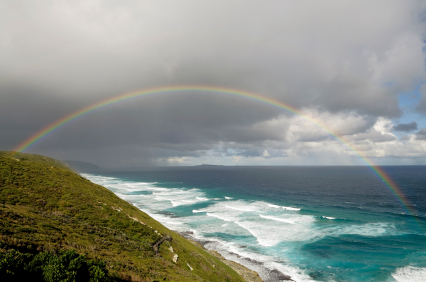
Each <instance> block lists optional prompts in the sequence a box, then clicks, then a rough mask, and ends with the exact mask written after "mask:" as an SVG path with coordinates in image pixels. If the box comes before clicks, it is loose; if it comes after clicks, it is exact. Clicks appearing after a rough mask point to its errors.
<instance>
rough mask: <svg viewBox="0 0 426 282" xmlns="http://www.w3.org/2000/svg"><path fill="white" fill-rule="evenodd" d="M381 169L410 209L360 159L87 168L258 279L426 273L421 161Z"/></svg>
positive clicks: (406, 277)
mask: <svg viewBox="0 0 426 282" xmlns="http://www.w3.org/2000/svg"><path fill="white" fill-rule="evenodd" d="M382 168H383V170H384V171H385V172H386V173H387V174H388V175H389V176H390V177H391V178H392V179H393V180H394V181H395V182H396V184H397V185H398V187H399V188H400V189H401V191H402V192H403V194H404V195H405V196H406V199H407V201H408V203H410V207H409V209H407V207H404V206H403V205H402V204H401V202H400V201H399V199H398V198H396V197H395V196H394V195H393V193H391V191H390V189H389V188H388V187H387V186H386V185H385V183H384V182H383V181H381V180H380V179H378V178H377V177H376V176H375V175H374V174H373V173H372V172H371V171H370V170H369V168H368V167H363V166H340V167H334V166H324V167H292V166H283V167H243V166H242V167H238V166H236V167H227V166H195V167H159V168H149V169H143V170H141V171H134V172H108V173H101V174H83V176H84V177H86V178H87V179H89V180H91V181H92V182H94V183H97V184H100V185H102V186H104V187H106V188H108V189H109V190H111V191H112V192H114V193H115V194H116V195H118V196H119V197H120V198H122V199H124V200H126V201H128V202H130V203H132V204H133V205H135V206H136V207H138V208H139V209H140V210H142V211H144V212H146V213H148V214H149V215H151V216H152V217H153V218H155V219H156V220H158V221H159V222H161V223H163V224H164V225H165V226H167V227H168V228H170V229H172V230H175V231H178V232H181V233H182V234H184V235H185V236H189V237H192V238H194V239H195V240H198V241H200V242H201V243H202V244H203V245H204V246H205V248H207V249H210V250H216V251H218V252H219V253H221V254H222V255H223V256H224V257H225V258H227V259H230V260H233V261H236V262H238V263H240V264H243V265H245V266H247V267H248V268H250V269H253V270H255V271H257V272H258V273H259V275H260V276H261V277H262V279H263V280H264V281H280V275H281V274H280V273H284V274H286V275H289V276H291V278H292V279H293V280H294V281H398V282H401V281H410V282H415V281H426V166H385V167H382ZM409 210H411V211H409Z"/></svg>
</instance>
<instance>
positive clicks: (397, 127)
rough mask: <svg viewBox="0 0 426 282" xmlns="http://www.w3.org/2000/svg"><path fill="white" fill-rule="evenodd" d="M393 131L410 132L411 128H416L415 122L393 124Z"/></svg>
mask: <svg viewBox="0 0 426 282" xmlns="http://www.w3.org/2000/svg"><path fill="white" fill-rule="evenodd" d="M392 129H393V130H394V131H402V132H410V131H413V130H417V129H418V127H417V122H415V121H412V122H410V123H399V124H397V125H394V126H393V128H392Z"/></svg>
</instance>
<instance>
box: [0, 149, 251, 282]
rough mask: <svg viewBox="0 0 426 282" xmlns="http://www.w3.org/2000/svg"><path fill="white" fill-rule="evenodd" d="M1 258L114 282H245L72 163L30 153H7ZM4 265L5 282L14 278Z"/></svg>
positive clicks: (1, 163)
mask: <svg viewBox="0 0 426 282" xmlns="http://www.w3.org/2000/svg"><path fill="white" fill-rule="evenodd" d="M166 234H168V235H170V236H171V237H172V241H170V242H169V241H165V242H164V243H162V244H161V245H160V249H159V254H158V255H156V254H155V252H154V251H153V248H152V245H153V244H154V243H155V242H156V241H157V240H159V239H161V238H162V237H163V236H165V235H166ZM12 249H13V250H15V251H11V250H12ZM71 250H75V253H73V251H71ZM67 251H68V252H67ZM45 254H47V255H45ZM176 254H177V255H178V260H177V262H176V263H175V262H174V261H173V257H174V256H175V255H176ZM0 255H2V256H3V258H4V257H5V256H9V257H12V258H13V259H14V260H16V261H20V263H23V262H22V261H25V259H27V260H28V261H31V260H35V261H38V263H39V264H40V257H42V259H45V260H47V259H48V260H52V261H55V260H56V261H60V262H61V261H63V259H62V257H66V258H67V259H73V260H82V261H84V260H85V261H87V267H86V268H88V267H92V268H91V269H93V267H95V266H96V267H98V266H99V269H100V270H99V271H102V269H103V268H102V267H103V265H104V268H105V269H106V271H107V272H108V273H109V274H108V275H109V276H110V277H112V279H115V280H125V281H243V279H242V278H241V277H240V276H239V275H238V274H237V273H236V272H235V271H234V270H232V269H231V268H230V267H228V266H227V265H225V264H224V263H222V262H221V261H220V260H219V259H218V258H216V257H214V256H212V255H211V254H210V253H208V252H206V251H205V250H203V249H201V248H199V247H198V246H195V245H194V244H192V243H190V242H189V241H187V240H186V239H184V238H183V237H181V236H180V235H178V234H176V233H174V232H173V231H170V230H169V229H167V228H166V227H164V226H163V225H161V224H160V223H158V222H157V221H155V220H154V219H152V218H151V217H150V216H148V215H147V214H145V213H143V212H142V211H140V210H138V209H137V208H135V207H134V206H133V205H131V204H129V203H127V202H125V201H123V200H121V199H120V198H118V197H117V196H115V195H114V194H113V193H112V192H110V191H109V190H107V189H106V188H104V187H102V186H99V185H96V184H93V183H92V182H90V181H88V180H87V179H85V178H83V177H81V176H80V175H78V174H76V173H74V172H73V171H72V170H71V169H70V168H69V167H68V166H67V165H66V164H65V163H62V162H59V161H56V160H54V159H51V158H47V157H43V156H37V155H30V154H16V155H14V154H12V153H10V152H0ZM79 255H80V257H78V256H79ZM25 256H26V257H25ZM46 256H47V257H48V256H50V258H45V257H46ZM0 257H1V256H0ZM21 257H22V258H21ZM4 261H5V260H3V262H2V259H1V258H0V276H1V275H2V274H4V273H7V271H9V272H8V273H9V275H13V274H11V271H12V270H10V269H9V270H8V267H9V268H13V266H10V265H9V266H7V265H6V264H5V263H4ZM9 261H10V258H9ZM2 263H3V264H2ZM39 269H41V268H39ZM70 271H71V270H70ZM12 272H13V271H12ZM71 272H72V271H71ZM71 272H70V273H71ZM46 279H47V278H46ZM101 280H102V279H101ZM101 280H99V281H101ZM46 281H47V280H46ZM52 281H54V280H52ZM67 281H68V280H67ZM93 281H97V280H93Z"/></svg>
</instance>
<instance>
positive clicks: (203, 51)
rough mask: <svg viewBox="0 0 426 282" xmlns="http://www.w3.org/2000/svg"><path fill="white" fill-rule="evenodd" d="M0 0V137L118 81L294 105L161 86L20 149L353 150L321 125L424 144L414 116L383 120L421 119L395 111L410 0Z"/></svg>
mask: <svg viewBox="0 0 426 282" xmlns="http://www.w3.org/2000/svg"><path fill="white" fill-rule="evenodd" d="M0 11H2V12H1V13H2V17H0V23H1V24H0V33H1V34H2V40H1V43H0V60H1V62H2V64H1V65H0V93H1V96H0V130H1V133H2V134H1V135H0V149H1V150H12V149H13V148H15V147H16V146H17V145H18V144H19V143H20V142H22V141H23V140H25V139H27V138H28V137H29V136H31V135H32V134H34V133H36V132H38V131H39V130H40V129H42V128H44V127H45V126H46V125H48V124H50V123H52V122H54V121H55V120H58V119H60V118H62V117H63V116H66V115H69V114H71V113H73V112H76V111H78V110H79V109H81V108H84V107H87V106H88V105H91V104H93V103H96V102H99V101H102V100H105V99H108V98H111V97H114V96H117V95H120V94H122V93H126V92H132V91H136V90H138V89H148V88H151V87H162V86H171V85H207V86H211V87H223V88H235V89H240V90H243V91H249V92H252V93H256V94H257V95H261V96H263V97H265V98H271V99H275V100H277V101H279V102H281V103H285V104H286V105H288V106H291V107H294V108H295V109H297V111H300V112H302V113H303V114H304V115H306V117H308V118H307V119H306V118H303V117H300V116H297V115H296V116H295V115H292V114H291V113H290V112H287V111H285V110H283V109H280V108H277V107H274V106H271V105H267V104H265V103H261V102H256V101H253V100H250V99H247V98H240V97H235V96H230V95H225V94H220V93H217V94H208V93H204V92H202V91H199V92H191V93H187V92H184V91H183V92H178V93H163V94H156V95H153V96H150V97H143V98H140V99H134V100H129V101H123V102H121V103H117V104H115V105H113V106H111V107H107V108H104V109H102V110H99V111H96V112H93V113H90V114H88V115H86V116H85V117H83V118H81V119H78V120H75V121H73V122H72V123H70V124H68V125H67V126H65V127H63V128H61V129H60V130H58V131H57V132H55V133H54V134H52V135H50V136H49V137H47V138H46V139H44V140H43V141H41V142H40V143H38V144H37V145H35V146H33V147H32V148H31V149H30V150H29V152H34V153H43V154H47V155H50V156H53V157H58V158H62V159H76V160H83V161H92V162H95V163H97V164H99V165H101V166H106V167H120V166H141V165H146V164H149V165H156V164H157V165H158V164H159V165H170V164H198V163H205V162H214V163H225V164H236V163H238V164H291V163H294V164H324V163H327V164H332V163H333V162H334V163H341V164H354V163H355V164H357V163H358V161H357V160H356V156H355V155H356V154H354V153H353V151H351V150H350V149H348V147H347V146H346V145H343V144H342V143H341V142H339V141H336V140H335V139H333V134H336V135H337V136H339V137H341V138H342V140H344V142H347V143H350V144H351V146H352V147H353V148H357V150H359V151H362V152H364V153H365V154H366V155H367V156H370V157H374V158H379V159H378V160H379V162H380V161H383V162H384V163H392V162H395V160H397V159H398V158H399V159H400V160H401V159H404V162H405V161H407V162H410V161H412V162H413V163H418V162H419V161H418V160H419V159H420V158H425V157H426V153H425V147H424V139H422V137H419V136H422V135H421V134H420V132H422V130H423V129H421V130H420V131H419V132H418V133H416V134H414V135H413V134H411V135H410V134H409V135H406V136H405V137H404V138H402V137H401V138H399V137H398V136H396V135H394V133H392V132H393V131H394V132H404V133H407V134H408V133H410V132H412V131H415V130H417V129H418V127H423V125H422V121H420V120H415V121H413V122H409V123H404V122H402V123H399V122H398V120H399V119H400V118H401V117H403V116H404V115H405V114H407V113H406V109H405V108H403V107H401V105H400V100H399V97H400V95H402V94H404V93H410V92H412V91H416V89H420V90H419V95H422V97H421V99H420V101H419V102H418V104H416V105H414V106H413V107H412V108H413V109H412V111H413V112H414V111H415V112H420V113H423V114H426V92H425V91H426V90H425V89H426V88H425V87H426V86H425V85H423V86H421V85H422V84H423V83H424V82H425V81H426V69H425V63H424V62H425V57H426V56H425V51H424V50H425V47H426V44H425V40H426V25H425V20H424V14H425V12H426V4H425V3H424V1H420V0H419V1H417V0H407V1H396V0H395V1H393V0H391V1H389V0H383V1H344V2H341V1H321V2H318V1H313V0H311V1H302V2H300V1H299V2H295V1H272V2H264V1H232V2H229V1H222V0H220V1H214V2H204V1H195V0H191V1H190V0H188V1H179V2H176V1H166V0H164V1H163V0H160V1H155V2H152V1H124V2H123V1H121V2H114V1H101V2H99V1H72V2H69V1H43V2H33V1H20V0H18V1H1V0H0ZM309 119H310V120H311V121H309ZM312 121H313V123H312ZM315 123H316V124H317V125H315ZM392 124H396V125H395V126H392ZM321 128H322V129H321ZM324 128H325V130H324ZM327 131H328V132H327ZM330 132H332V133H331V134H330ZM405 158H406V159H407V160H406V159H405ZM396 162H399V161H398V160H397V161H396Z"/></svg>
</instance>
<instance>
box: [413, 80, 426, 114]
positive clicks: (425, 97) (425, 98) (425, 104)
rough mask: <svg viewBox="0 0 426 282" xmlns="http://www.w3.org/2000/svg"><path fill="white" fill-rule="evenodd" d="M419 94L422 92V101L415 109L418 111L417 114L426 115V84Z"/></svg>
mask: <svg viewBox="0 0 426 282" xmlns="http://www.w3.org/2000/svg"><path fill="white" fill-rule="evenodd" d="M419 92H420V95H421V97H420V101H419V103H418V104H417V106H416V108H415V109H416V111H417V112H419V113H422V114H424V115H426V84H423V85H422V86H421V87H420V91H419Z"/></svg>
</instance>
